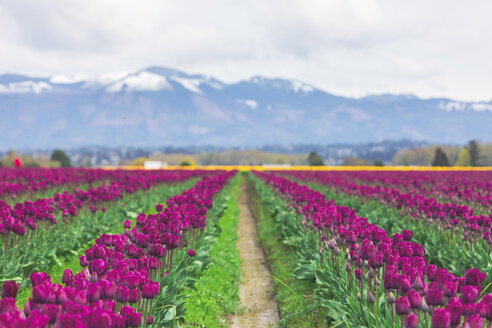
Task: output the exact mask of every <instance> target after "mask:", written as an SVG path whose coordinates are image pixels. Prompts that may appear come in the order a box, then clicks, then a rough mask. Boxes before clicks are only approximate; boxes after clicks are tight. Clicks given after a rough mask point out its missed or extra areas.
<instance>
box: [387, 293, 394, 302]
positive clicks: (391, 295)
mask: <svg viewBox="0 0 492 328" xmlns="http://www.w3.org/2000/svg"><path fill="white" fill-rule="evenodd" d="M395 301H396V299H395V295H394V294H393V292H389V293H388V304H394V303H395Z"/></svg>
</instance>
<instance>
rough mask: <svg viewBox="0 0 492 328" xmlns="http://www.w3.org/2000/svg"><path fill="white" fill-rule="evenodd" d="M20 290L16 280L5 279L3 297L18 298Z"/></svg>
mask: <svg viewBox="0 0 492 328" xmlns="http://www.w3.org/2000/svg"><path fill="white" fill-rule="evenodd" d="M18 291H19V284H18V283H16V282H15V281H5V282H4V283H3V285H2V298H7V297H11V298H14V299H15V298H16V297H17V292H18Z"/></svg>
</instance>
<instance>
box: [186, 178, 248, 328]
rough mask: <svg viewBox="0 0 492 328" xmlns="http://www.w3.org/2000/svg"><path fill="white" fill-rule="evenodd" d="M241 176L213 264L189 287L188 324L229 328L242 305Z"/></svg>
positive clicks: (233, 190)
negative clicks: (240, 251)
mask: <svg viewBox="0 0 492 328" xmlns="http://www.w3.org/2000/svg"><path fill="white" fill-rule="evenodd" d="M240 184H241V177H240V176H239V175H238V176H237V177H236V178H235V180H234V182H233V185H232V188H231V194H230V198H229V201H228V202H227V209H226V210H225V212H224V215H223V216H222V217H221V219H220V221H219V227H220V229H221V233H220V236H219V238H218V239H217V243H216V244H215V246H214V247H213V248H212V251H211V253H210V260H211V263H210V264H209V265H208V266H207V268H206V269H205V271H204V272H203V274H202V276H201V277H200V278H199V280H198V282H197V284H196V285H195V288H194V289H190V288H188V289H186V290H185V293H188V294H190V298H189V299H188V300H187V302H186V303H187V305H186V308H187V310H186V314H185V320H186V324H185V327H207V328H208V327H227V316H228V315H231V314H235V313H236V312H237V310H238V307H239V285H240V282H241V259H240V257H239V250H238V249H237V248H236V244H237V241H238V236H237V226H238V221H239V206H238V195H239V193H240V192H241V189H240Z"/></svg>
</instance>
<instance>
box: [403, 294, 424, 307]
mask: <svg viewBox="0 0 492 328" xmlns="http://www.w3.org/2000/svg"><path fill="white" fill-rule="evenodd" d="M407 296H408V300H409V301H410V307H411V308H412V309H420V308H421V307H422V295H421V294H420V293H419V292H417V291H415V290H411V291H409V292H408V295H407Z"/></svg>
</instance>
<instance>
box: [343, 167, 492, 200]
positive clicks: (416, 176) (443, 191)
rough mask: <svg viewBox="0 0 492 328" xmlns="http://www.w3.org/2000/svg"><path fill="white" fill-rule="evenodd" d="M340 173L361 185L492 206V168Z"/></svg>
mask: <svg viewBox="0 0 492 328" xmlns="http://www.w3.org/2000/svg"><path fill="white" fill-rule="evenodd" d="M338 175H340V176H344V177H346V178H348V179H350V180H351V181H358V183H359V184H380V185H384V186H388V187H395V188H397V189H400V190H402V191H407V192H417V193H420V194H424V195H427V196H434V197H437V198H440V199H443V200H446V201H451V202H453V201H455V202H458V203H462V202H464V203H468V204H470V203H474V204H476V205H478V206H484V207H490V205H492V171H356V172H351V173H349V172H343V171H340V172H339V173H338Z"/></svg>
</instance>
